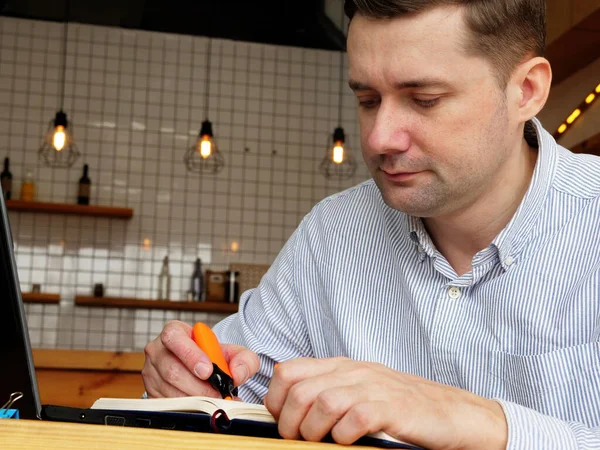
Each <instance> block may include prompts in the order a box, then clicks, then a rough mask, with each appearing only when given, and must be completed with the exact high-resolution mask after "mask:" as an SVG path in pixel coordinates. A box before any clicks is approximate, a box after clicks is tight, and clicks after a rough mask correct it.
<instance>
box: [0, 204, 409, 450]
mask: <svg viewBox="0 0 600 450" xmlns="http://www.w3.org/2000/svg"><path fill="white" fill-rule="evenodd" d="M0 293H1V294H0V339H1V341H0V342H2V344H1V345H0V361H1V362H2V368H1V369H0V405H3V404H4V403H5V402H6V401H7V400H8V399H9V398H10V397H11V395H12V394H13V393H16V392H20V393H22V394H23V396H22V397H21V398H20V399H19V400H17V401H16V402H15V403H14V404H13V406H12V408H14V409H18V410H19V416H20V418H21V419H30V420H31V419H33V420H36V419H39V420H46V421H55V422H76V423H86V424H97V425H114V426H128V427H137V428H158V429H168V430H181V431H197V432H208V433H226V434H233V435H239V436H255V437H266V438H275V439H281V436H280V435H279V433H278V430H277V426H276V425H274V424H267V423H261V422H257V421H253V420H244V419H232V420H229V419H228V418H227V417H226V416H225V419H223V418H222V416H219V415H218V414H216V413H215V414H216V415H210V414H202V413H187V412H148V411H122V410H103V409H91V408H73V407H68V406H60V405H42V404H41V402H40V395H39V391H38V384H37V379H36V376H35V368H34V364H33V356H32V352H31V344H30V341H29V331H28V327H27V320H26V316H25V309H24V307H23V301H22V297H21V289H20V284H19V277H18V274H17V265H16V262H15V257H14V246H13V240H12V234H11V230H10V224H9V221H8V213H7V211H6V204H5V202H4V198H3V196H2V195H0ZM323 441H324V442H333V438H332V437H331V434H329V435H328V436H327V437H326V438H325V439H323ZM356 444H359V445H370V446H375V447H388V448H404V449H412V450H421V449H420V448H419V447H416V446H412V445H408V444H406V445H398V444H397V443H395V442H391V441H388V440H385V439H383V440H382V439H379V438H373V437H369V436H365V437H363V438H361V439H359V440H358V441H357V442H356Z"/></svg>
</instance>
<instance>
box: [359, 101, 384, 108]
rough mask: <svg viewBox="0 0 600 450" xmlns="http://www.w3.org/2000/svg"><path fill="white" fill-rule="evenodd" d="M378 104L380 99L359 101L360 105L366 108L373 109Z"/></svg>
mask: <svg viewBox="0 0 600 450" xmlns="http://www.w3.org/2000/svg"><path fill="white" fill-rule="evenodd" d="M378 104H379V101H378V100H364V101H359V102H358V105H359V106H360V107H361V108H364V109H373V108H375V107H376V106H377V105H378Z"/></svg>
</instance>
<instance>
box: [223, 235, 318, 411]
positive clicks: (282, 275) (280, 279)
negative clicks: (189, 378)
mask: <svg viewBox="0 0 600 450" xmlns="http://www.w3.org/2000/svg"><path fill="white" fill-rule="evenodd" d="M302 239H303V230H302V224H300V226H299V227H298V229H297V230H296V231H295V232H294V234H292V236H291V237H290V239H289V240H288V242H287V243H286V244H285V245H284V247H283V248H282V250H281V252H280V253H279V255H278V256H277V258H276V259H275V261H274V262H273V264H272V265H271V267H270V269H269V270H268V272H267V273H266V274H265V276H264V277H263V279H262V280H261V282H260V284H259V285H258V287H257V288H255V289H251V290H249V291H246V292H244V293H243V294H242V296H241V298H240V305H239V310H238V313H236V314H233V315H231V316H229V317H227V318H226V319H224V320H223V321H221V322H219V323H218V324H217V325H215V327H214V328H213V329H214V331H215V334H216V335H217V337H218V338H219V341H220V342H226V343H229V344H237V345H241V346H244V347H246V348H248V349H250V350H252V351H253V352H254V353H256V354H257V355H258V357H259V359H260V368H259V371H258V373H257V374H256V375H254V377H252V378H251V379H250V380H249V381H247V382H246V383H244V385H242V386H240V387H239V389H238V395H239V396H240V398H241V399H242V400H244V401H246V402H252V403H262V402H263V399H264V397H265V395H266V394H267V388H268V385H269V381H270V379H271V377H272V375H273V368H274V365H275V363H277V362H280V361H285V360H288V359H292V358H299V357H312V356H313V354H312V349H311V344H310V339H309V336H308V331H307V327H306V321H305V315H304V312H303V309H302V307H301V303H300V295H299V293H298V289H297V286H298V284H297V282H296V281H297V280H296V277H297V270H296V269H295V267H296V266H297V265H298V261H297V258H296V253H297V250H296V249H297V247H298V245H300V242H301V241H302Z"/></svg>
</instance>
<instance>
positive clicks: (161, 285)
mask: <svg viewBox="0 0 600 450" xmlns="http://www.w3.org/2000/svg"><path fill="white" fill-rule="evenodd" d="M170 296H171V274H170V273H169V257H168V256H165V259H163V265H162V269H161V271H160V274H159V275H158V299H159V300H169V298H170Z"/></svg>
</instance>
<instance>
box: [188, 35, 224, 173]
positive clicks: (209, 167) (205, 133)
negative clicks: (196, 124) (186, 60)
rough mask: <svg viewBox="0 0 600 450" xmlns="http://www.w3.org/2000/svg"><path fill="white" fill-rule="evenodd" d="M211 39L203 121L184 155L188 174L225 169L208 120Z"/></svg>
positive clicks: (209, 42)
mask: <svg viewBox="0 0 600 450" xmlns="http://www.w3.org/2000/svg"><path fill="white" fill-rule="evenodd" d="M211 43H212V38H210V37H209V38H208V45H207V49H206V87H205V92H204V95H205V99H204V114H205V116H204V117H205V119H204V121H203V122H202V126H201V127H200V133H198V137H197V138H196V141H195V142H194V144H193V145H192V146H191V147H189V148H188V150H187V151H186V153H185V157H184V161H185V165H186V167H187V169H188V171H190V172H199V173H219V172H220V171H221V170H223V167H225V158H223V154H222V153H221V152H220V151H219V147H218V146H217V143H216V140H215V137H214V134H213V128H212V122H211V121H210V120H208V105H209V100H210V93H209V89H210V58H211V54H210V53H211Z"/></svg>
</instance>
